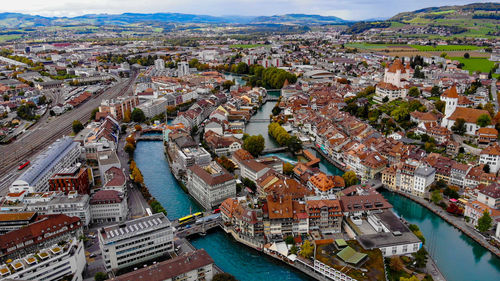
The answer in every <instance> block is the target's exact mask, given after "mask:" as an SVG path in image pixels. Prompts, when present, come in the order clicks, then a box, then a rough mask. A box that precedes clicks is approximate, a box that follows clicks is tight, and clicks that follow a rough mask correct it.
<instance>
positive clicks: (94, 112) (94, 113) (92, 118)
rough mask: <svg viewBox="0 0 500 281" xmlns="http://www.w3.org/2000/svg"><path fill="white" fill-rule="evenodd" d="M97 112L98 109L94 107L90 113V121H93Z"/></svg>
mask: <svg viewBox="0 0 500 281" xmlns="http://www.w3.org/2000/svg"><path fill="white" fill-rule="evenodd" d="M97 112H99V107H96V108H94V109H93V110H92V113H90V120H95V116H96V114H97Z"/></svg>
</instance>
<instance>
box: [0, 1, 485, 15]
mask: <svg viewBox="0 0 500 281" xmlns="http://www.w3.org/2000/svg"><path fill="white" fill-rule="evenodd" d="M489 1H491V0H485V1H484V0H475V1H474V0H472V1H470V0H456V1H453V0H444V1H439V3H436V2H438V1H435V0H406V1H404V0H232V1H227V0H21V1H8V0H2V2H3V3H2V5H0V12H21V13H29V14H37V15H43V16H70V17H71V16H78V15H83V14H97V13H109V14H117V13H125V12H135V13H155V12H178V13H193V14H207V15H215V16H220V15H250V16H257V15H276V14H286V13H303V14H320V15H331V16H338V17H340V18H343V19H350V20H359V19H367V18H378V17H390V16H393V15H395V14H396V13H398V12H402V11H411V10H416V9H421V8H425V7H432V6H443V5H461V4H467V3H473V2H489Z"/></svg>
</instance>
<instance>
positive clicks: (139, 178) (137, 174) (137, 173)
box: [132, 167, 144, 184]
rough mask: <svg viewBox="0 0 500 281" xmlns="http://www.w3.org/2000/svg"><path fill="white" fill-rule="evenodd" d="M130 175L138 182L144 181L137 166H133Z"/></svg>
mask: <svg viewBox="0 0 500 281" xmlns="http://www.w3.org/2000/svg"><path fill="white" fill-rule="evenodd" d="M132 177H133V178H134V182H135V183H138V184H142V183H144V178H143V176H142V173H141V171H140V170H139V168H137V167H135V168H134V170H133V171H132Z"/></svg>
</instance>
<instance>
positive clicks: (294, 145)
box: [286, 136, 302, 153]
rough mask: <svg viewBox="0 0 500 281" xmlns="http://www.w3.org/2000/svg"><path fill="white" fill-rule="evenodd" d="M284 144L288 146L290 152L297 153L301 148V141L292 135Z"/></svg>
mask: <svg viewBox="0 0 500 281" xmlns="http://www.w3.org/2000/svg"><path fill="white" fill-rule="evenodd" d="M286 146H288V150H290V152H292V153H297V152H298V151H300V150H302V141H301V140H300V139H299V138H298V137H296V136H292V137H289V138H288V140H287V141H286Z"/></svg>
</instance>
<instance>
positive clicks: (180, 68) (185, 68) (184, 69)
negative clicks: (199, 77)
mask: <svg viewBox="0 0 500 281" xmlns="http://www.w3.org/2000/svg"><path fill="white" fill-rule="evenodd" d="M186 75H189V64H188V62H186V61H181V62H179V64H178V65H177V77H183V76H186Z"/></svg>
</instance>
